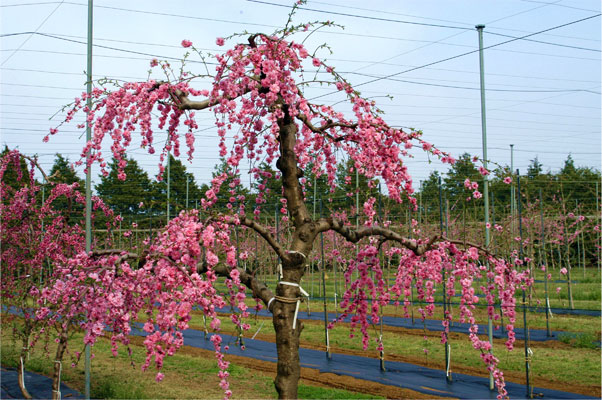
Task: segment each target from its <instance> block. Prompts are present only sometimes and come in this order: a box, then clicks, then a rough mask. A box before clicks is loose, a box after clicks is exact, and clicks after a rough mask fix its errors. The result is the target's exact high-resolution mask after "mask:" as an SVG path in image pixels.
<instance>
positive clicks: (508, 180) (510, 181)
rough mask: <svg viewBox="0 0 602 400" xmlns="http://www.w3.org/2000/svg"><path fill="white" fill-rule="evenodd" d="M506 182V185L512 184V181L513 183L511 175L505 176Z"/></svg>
mask: <svg viewBox="0 0 602 400" xmlns="http://www.w3.org/2000/svg"><path fill="white" fill-rule="evenodd" d="M504 183H505V184H506V185H509V184H511V183H512V177H510V176H507V177H505V178H504Z"/></svg>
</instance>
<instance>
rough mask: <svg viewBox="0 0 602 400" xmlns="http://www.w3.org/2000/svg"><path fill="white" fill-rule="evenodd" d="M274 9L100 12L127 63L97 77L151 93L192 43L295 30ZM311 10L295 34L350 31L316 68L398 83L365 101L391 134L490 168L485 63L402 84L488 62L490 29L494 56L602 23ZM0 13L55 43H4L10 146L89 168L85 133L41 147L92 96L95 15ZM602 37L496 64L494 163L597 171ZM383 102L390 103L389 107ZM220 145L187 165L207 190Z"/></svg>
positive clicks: (566, 6)
mask: <svg viewBox="0 0 602 400" xmlns="http://www.w3.org/2000/svg"><path fill="white" fill-rule="evenodd" d="M266 3H271V4H266ZM266 3H260V2H249V1H245V0H227V1H220V2H215V1H211V2H209V1H196V2H191V1H187V2H184V1H171V2H165V1H162V2H160V1H152V0H149V1H109V0H104V1H96V2H95V15H94V37H95V44H96V45H101V46H109V47H113V48H116V49H121V50H123V51H120V50H111V49H107V48H101V47H96V48H95V49H94V54H95V58H94V68H93V74H94V77H95V78H100V77H105V76H109V77H117V78H119V79H126V80H128V79H129V80H142V79H144V78H145V77H146V71H147V70H148V62H149V60H150V59H151V56H150V55H151V54H152V55H157V57H158V58H164V57H179V56H180V55H181V54H182V53H183V51H182V48H181V47H180V45H179V43H180V42H181V40H182V39H189V40H191V41H193V42H194V44H195V46H197V47H199V48H204V49H209V50H215V51H217V50H218V49H219V48H218V47H217V46H216V45H215V38H216V37H218V36H228V35H229V34H230V33H233V32H241V31H243V30H245V29H246V30H248V31H251V32H254V31H262V32H271V31H273V30H274V28H275V27H277V26H281V25H282V24H284V22H285V21H286V15H287V13H288V10H287V9H286V8H284V7H280V6H277V5H275V4H280V5H285V4H286V5H289V4H291V2H290V1H282V0H266ZM19 4H20V5H19ZM23 4H32V5H23ZM305 7H306V8H308V9H312V10H321V11H324V12H318V11H312V10H301V11H299V13H298V14H297V16H296V17H295V21H297V22H306V21H314V20H333V21H335V22H337V23H339V24H342V25H344V26H345V30H341V29H337V28H332V29H330V30H326V31H324V32H322V33H319V34H315V35H314V36H312V37H311V39H310V40H309V41H308V42H307V43H308V47H309V48H313V47H316V46H317V45H319V44H321V43H324V42H327V43H329V44H330V46H331V48H332V50H333V54H332V55H330V54H328V53H327V52H326V51H321V52H319V53H318V56H319V57H320V58H326V59H328V60H329V61H328V62H329V63H331V64H332V65H335V66H336V68H337V70H338V71H339V72H341V73H342V74H343V75H345V76H346V77H347V78H348V79H349V80H350V81H351V82H352V83H354V84H362V83H363V82H367V81H370V80H373V77H382V76H388V75H391V74H396V73H399V74H398V75H396V76H395V77H394V79H395V80H392V79H381V80H379V81H377V82H373V83H368V84H364V85H361V86H359V88H360V89H361V91H362V92H363V93H364V94H365V95H366V96H377V101H378V102H379V105H380V106H381V108H383V109H384V110H385V111H386V112H387V114H386V119H387V120H388V121H389V122H390V124H391V125H400V126H411V127H414V128H418V129H422V130H423V131H424V138H425V139H426V140H429V141H431V142H432V143H434V144H435V145H437V146H438V147H439V148H441V149H442V150H446V151H450V152H451V153H452V154H454V155H456V156H457V155H459V154H461V153H462V152H464V151H468V152H470V153H472V154H477V155H481V154H482V150H481V120H480V93H479V90H478V88H479V62H478V54H477V53H473V54H470V55H466V56H462V57H458V58H455V59H452V60H449V61H444V62H440V63H436V64H433V65H431V66H429V67H424V68H418V69H416V70H414V71H411V72H404V73H402V72H403V71H406V70H409V69H413V68H414V67H421V66H424V65H427V64H430V63H433V62H436V61H439V60H442V59H446V58H450V57H453V56H456V55H460V54H462V53H466V52H470V51H472V50H475V49H477V47H478V36H477V31H476V30H475V29H474V26H475V25H476V24H485V25H486V28H485V34H484V42H485V46H488V45H493V44H497V43H500V42H504V41H507V40H509V39H510V38H509V37H506V36H500V35H510V36H514V37H518V36H524V35H527V34H529V33H533V32H538V31H541V30H544V29H549V28H552V27H555V26H559V25H563V24H567V23H571V22H573V21H577V20H580V19H584V18H587V17H591V16H594V15H597V14H599V13H600V1H596V0H560V1H557V0H545V1H538V0H504V1H483V0H478V1H477V0H474V1H468V0H454V1H443V0H439V1H418V0H413V1H378V0H377V1H371V2H369V3H368V2H361V1H352V0H345V1H341V0H325V1H308V3H307V5H306V6H305ZM0 13H1V17H0V18H1V20H0V25H1V28H0V29H1V31H0V33H1V34H2V35H10V34H19V33H23V32H33V31H37V32H38V33H43V34H51V35H53V36H55V38H51V37H47V36H42V35H31V34H19V35H12V36H4V37H2V38H1V42H0V46H1V52H0V60H1V61H0V64H1V67H0V73H1V79H0V94H1V99H0V138H1V143H2V145H4V144H6V145H8V146H9V147H18V148H19V149H21V151H23V152H25V153H28V154H33V153H37V154H39V155H40V159H41V161H42V164H43V165H44V166H45V167H47V168H49V167H50V165H51V163H52V161H53V159H54V153H56V152H60V153H62V154H64V155H66V156H68V157H69V158H70V159H71V160H72V161H74V160H76V159H78V158H79V153H80V151H81V148H82V146H83V142H84V137H83V136H81V130H77V128H76V127H75V125H72V126H68V127H66V128H64V132H62V133H60V134H59V135H57V136H56V137H53V138H51V140H50V142H49V143H42V137H43V136H44V135H45V134H46V132H47V131H48V128H49V127H51V126H53V125H54V124H53V123H52V122H49V121H48V118H49V117H51V116H52V115H53V114H55V113H57V112H59V114H60V109H61V107H62V106H63V105H65V104H67V103H69V102H70V99H72V98H74V97H76V96H77V95H78V94H79V93H81V92H82V91H83V90H85V86H84V83H85V76H84V74H83V71H84V70H85V68H86V57H85V52H86V46H85V44H84V43H83V42H85V37H86V28H87V27H86V23H87V16H86V13H87V7H86V3H85V2H84V1H73V2H67V1H64V2H60V1H49V2H36V3H34V2H33V1H31V2H29V1H23V2H17V1H4V2H2V5H1V7H0ZM335 13H339V14H335ZM340 14H349V15H340ZM408 22H410V23H408ZM600 32H601V29H600V17H595V18H591V19H588V20H586V21H582V22H579V23H574V24H571V25H568V26H566V27H563V28H559V29H555V30H551V31H549V32H547V33H545V34H539V35H535V36H532V37H530V38H529V39H532V40H536V41H538V42H534V41H525V40H518V41H514V42H512V43H508V44H503V45H500V46H496V47H495V48H492V49H489V50H486V51H485V70H486V79H485V81H486V87H487V89H488V91H487V93H486V101H487V117H488V120H487V128H488V144H489V146H488V147H489V158H490V159H491V160H492V161H495V162H498V163H500V164H509V163H510V151H509V145H510V144H511V143H512V144H514V145H515V153H514V157H515V168H520V169H523V170H525V169H526V167H527V165H528V164H529V160H531V159H533V158H535V157H536V156H537V157H539V160H540V162H542V163H543V164H544V166H545V167H546V168H551V169H552V170H557V169H558V168H560V167H561V166H562V163H563V161H564V160H565V159H566V157H567V155H568V154H569V153H571V154H572V155H573V158H574V159H575V162H576V164H577V165H581V166H589V167H595V168H600V146H601V135H600V124H601V115H600V107H601V105H600V90H601V85H600V75H601V70H600V66H601V63H600V54H601V53H600ZM56 37H59V38H64V39H68V40H70V41H66V40H60V39H58V38H56ZM73 41H76V42H82V43H76V42H73ZM541 41H543V42H548V43H541ZM559 45H560V46H559ZM17 49H18V51H16V50H17ZM128 51H129V52H128ZM132 52H140V53H145V54H149V55H145V54H135V53H132ZM324 93H329V91H328V90H326V89H323V90H320V89H317V90H315V91H314V92H311V95H312V96H318V95H321V94H324ZM386 94H391V95H392V96H393V97H394V98H393V100H389V99H387V98H384V97H378V96H384V95H386ZM310 97H311V96H310ZM340 99H341V98H340V97H338V95H331V96H326V97H322V98H320V99H319V100H317V101H320V102H324V103H327V104H332V103H335V102H338V101H339V100H340ZM341 109H342V111H345V110H347V109H348V108H346V107H344V106H342V108H341ZM200 118H206V119H205V120H203V119H201V120H200V121H199V125H201V128H203V127H204V126H203V125H205V126H208V124H210V122H211V113H206V115H203V116H200ZM80 119H82V118H81V117H80ZM215 136H216V133H215V131H214V130H213V129H209V130H206V131H204V132H200V133H199V134H198V136H197V145H196V147H197V149H198V150H197V152H196V156H195V157H196V158H195V160H194V161H193V164H192V165H191V164H186V165H187V167H188V168H189V170H190V171H191V172H193V173H194V174H195V177H196V179H197V182H198V183H199V184H200V183H205V182H207V181H208V180H209V179H210V177H211V171H212V170H213V166H214V164H215V163H216V162H217V158H218V156H217V147H216V145H215V144H216V139H215ZM108 146H109V145H108V144H107V149H108ZM130 154H131V155H132V156H134V157H135V158H137V159H138V160H139V161H140V163H141V164H142V165H143V166H144V167H145V168H146V169H147V170H148V171H149V172H150V173H156V171H157V168H156V163H157V161H158V159H157V158H156V157H150V156H147V155H145V154H144V151H143V150H140V149H138V150H134V151H131V152H130ZM408 165H409V168H410V171H411V172H412V173H413V175H414V182H415V184H416V186H417V185H418V182H419V180H421V179H424V178H426V177H427V176H428V174H429V173H430V171H432V170H433V169H434V168H439V169H441V166H440V165H439V164H438V163H437V162H434V163H432V164H429V163H428V162H427V160H426V158H424V157H423V156H417V157H416V158H415V159H412V160H409V161H408ZM243 172H244V171H243ZM94 179H95V180H98V177H97V176H95V177H94ZM243 181H246V179H243Z"/></svg>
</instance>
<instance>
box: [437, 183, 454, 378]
mask: <svg viewBox="0 0 602 400" xmlns="http://www.w3.org/2000/svg"><path fill="white" fill-rule="evenodd" d="M439 230H440V231H441V235H443V233H444V230H443V196H442V194H441V177H439ZM445 237H447V228H446V229H445ZM441 274H442V278H441V280H442V285H443V289H442V292H443V319H445V320H447V293H446V292H447V278H446V276H445V275H446V274H445V268H441ZM443 335H444V336H445V344H444V346H445V380H446V381H447V382H451V381H452V377H451V374H450V372H449V364H450V359H449V338H448V335H447V332H444V333H443Z"/></svg>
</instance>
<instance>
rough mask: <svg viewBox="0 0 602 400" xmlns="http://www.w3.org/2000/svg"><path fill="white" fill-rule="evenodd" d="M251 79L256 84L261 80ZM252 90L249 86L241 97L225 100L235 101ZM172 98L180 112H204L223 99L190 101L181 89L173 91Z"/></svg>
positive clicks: (253, 76) (250, 77)
mask: <svg viewBox="0 0 602 400" xmlns="http://www.w3.org/2000/svg"><path fill="white" fill-rule="evenodd" d="M249 79H251V80H253V81H255V82H260V79H259V78H258V77H257V76H255V75H251V76H249ZM251 90H252V88H251V87H250V86H247V87H246V88H245V89H244V90H243V91H242V93H240V94H239V95H237V96H231V97H230V96H226V97H225V98H226V99H228V100H234V99H235V98H237V97H239V96H242V95H244V94H247V93H249V92H250V91H251ZM171 97H172V99H173V101H174V102H176V104H177V105H178V108H179V109H180V110H204V109H206V108H210V107H213V106H214V105H216V104H219V102H220V100H221V98H218V99H205V100H201V101H195V100H190V99H189V98H188V94H187V93H184V92H183V91H181V90H179V89H177V90H175V91H173V93H172V95H171Z"/></svg>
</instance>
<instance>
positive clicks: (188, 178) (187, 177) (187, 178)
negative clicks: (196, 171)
mask: <svg viewBox="0 0 602 400" xmlns="http://www.w3.org/2000/svg"><path fill="white" fill-rule="evenodd" d="M189 181H190V177H189V176H188V175H186V211H188V182H189Z"/></svg>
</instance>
